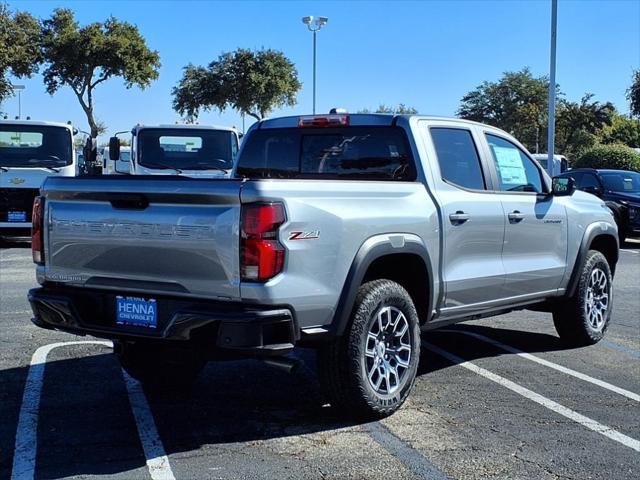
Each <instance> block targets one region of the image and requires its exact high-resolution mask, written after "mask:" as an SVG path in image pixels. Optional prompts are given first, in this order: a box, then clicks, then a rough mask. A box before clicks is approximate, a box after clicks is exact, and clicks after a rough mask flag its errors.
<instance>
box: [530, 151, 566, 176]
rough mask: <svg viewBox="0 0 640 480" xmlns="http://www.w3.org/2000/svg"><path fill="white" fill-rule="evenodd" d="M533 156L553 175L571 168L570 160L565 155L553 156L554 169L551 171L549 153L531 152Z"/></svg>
mask: <svg viewBox="0 0 640 480" xmlns="http://www.w3.org/2000/svg"><path fill="white" fill-rule="evenodd" d="M531 156H532V157H533V158H535V159H536V160H537V161H538V163H539V164H540V165H542V167H543V168H544V169H545V171H546V172H547V173H548V174H550V175H551V176H554V177H555V176H556V175H560V174H561V173H564V172H566V171H567V170H569V160H567V157H565V156H564V155H554V156H553V171H552V172H549V167H548V164H549V154H547V153H533V154H531Z"/></svg>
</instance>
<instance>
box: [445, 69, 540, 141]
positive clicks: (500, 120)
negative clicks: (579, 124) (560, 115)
mask: <svg viewBox="0 0 640 480" xmlns="http://www.w3.org/2000/svg"><path fill="white" fill-rule="evenodd" d="M548 89H549V80H548V79H547V77H538V78H536V77H534V76H533V75H532V73H531V71H530V70H529V69H528V68H523V69H522V70H520V71H519V72H505V73H504V74H503V76H502V78H500V80H498V81H497V82H483V83H482V84H481V85H479V86H478V87H476V89H475V90H473V91H471V92H469V93H467V94H466V95H465V96H464V97H462V100H461V103H460V108H459V109H458V112H457V115H458V116H459V117H461V118H465V119H467V120H474V121H476V122H482V123H487V124H489V125H493V126H496V127H498V128H501V129H503V130H505V131H507V132H510V133H511V134H512V135H514V136H515V137H516V138H518V140H520V141H521V142H522V143H523V144H524V145H525V146H526V147H527V148H528V149H530V150H535V146H536V140H537V141H538V144H539V149H540V151H544V150H545V149H546V127H547V100H548Z"/></svg>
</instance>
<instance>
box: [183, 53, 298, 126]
mask: <svg viewBox="0 0 640 480" xmlns="http://www.w3.org/2000/svg"><path fill="white" fill-rule="evenodd" d="M301 86H302V85H301V84H300V82H299V81H298V72H297V71H296V68H295V66H294V64H293V63H292V62H291V61H290V60H289V59H288V58H287V57H286V56H285V55H284V54H283V53H282V52H278V51H276V50H258V51H255V52H254V51H251V50H247V49H243V48H240V49H238V50H236V51H234V52H227V53H223V54H222V55H220V56H219V57H218V59H217V60H214V61H213V62H211V63H210V64H209V65H208V66H207V67H196V66H194V65H191V64H189V65H187V66H186V67H184V73H183V76H182V79H181V80H180V81H179V82H178V85H177V86H176V87H174V88H173V91H172V93H173V97H174V98H173V108H174V109H175V110H176V111H177V112H178V113H180V115H183V116H186V117H188V118H190V119H195V118H197V117H198V114H199V113H200V111H201V110H205V111H208V110H211V109H212V108H216V109H218V110H220V111H224V110H226V109H227V108H232V109H235V110H237V111H239V112H240V113H244V114H247V115H250V116H252V117H254V118H255V119H256V120H261V119H263V118H264V117H266V116H267V115H268V114H269V112H271V111H272V110H273V109H274V108H279V107H283V106H285V105H288V106H293V105H295V104H296V94H297V93H298V91H299V90H300V88H301Z"/></svg>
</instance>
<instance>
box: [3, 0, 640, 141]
mask: <svg viewBox="0 0 640 480" xmlns="http://www.w3.org/2000/svg"><path fill="white" fill-rule="evenodd" d="M8 3H9V6H10V8H11V9H12V10H23V11H28V12H30V13H32V14H33V15H35V16H36V17H39V18H46V17H48V16H50V15H51V13H52V11H53V9H54V8H56V7H67V8H70V9H72V10H73V11H74V12H75V15H76V18H77V20H78V21H79V22H80V24H82V25H85V24H87V23H91V22H95V21H104V20H105V19H106V18H108V17H109V16H110V15H113V16H115V17H117V18H118V19H120V20H126V21H128V22H130V23H133V24H135V25H137V27H138V28H139V30H140V32H141V34H142V35H143V36H144V38H145V39H146V41H147V44H148V45H149V47H150V48H151V49H153V50H157V51H158V52H159V53H160V57H161V62H162V67H161V69H160V77H159V79H158V80H157V81H155V82H153V84H152V85H151V86H150V87H149V88H147V89H145V90H140V89H138V88H136V87H134V88H132V89H130V90H127V89H126V88H125V87H124V84H123V82H122V80H121V79H119V78H113V79H111V80H109V81H108V82H106V83H104V84H102V85H101V86H99V87H97V88H96V91H95V111H96V115H97V117H98V118H99V120H101V121H103V122H104V123H106V125H107V127H108V134H112V133H114V132H116V131H122V130H129V129H130V128H131V127H132V126H133V125H135V124H137V123H141V124H161V123H174V122H175V121H177V120H179V119H180V118H179V115H178V114H177V113H176V112H175V111H173V109H172V107H171V100H172V97H171V89H172V88H173V87H174V86H175V85H176V83H177V82H178V81H179V79H180V77H181V75H182V68H183V67H184V66H185V65H187V64H189V63H193V64H195V65H206V64H208V63H209V62H211V61H212V60H214V59H216V58H217V57H218V56H219V55H220V54H221V53H223V52H227V51H232V50H235V49H237V48H240V47H242V48H250V49H261V48H273V49H276V50H280V51H282V52H283V53H284V54H285V55H286V56H287V57H288V58H289V59H290V60H291V61H293V63H294V64H295V66H296V68H297V71H298V76H299V80H300V81H301V82H302V84H303V87H302V90H301V91H300V93H299V94H298V103H297V105H296V106H294V107H286V108H283V109H278V110H275V111H274V112H272V114H271V116H280V115H298V114H307V113H311V107H312V93H311V92H312V34H311V33H310V32H309V31H308V30H307V28H306V26H305V25H303V24H302V22H301V17H303V16H306V15H315V16H326V17H329V22H328V24H327V25H326V26H325V27H324V28H323V29H322V30H321V31H320V32H319V33H318V37H317V39H318V45H317V47H318V50H317V52H318V64H317V65H318V71H317V111H318V112H328V111H329V110H330V109H331V108H333V107H341V108H346V109H347V110H348V111H350V112H356V111H358V110H361V109H363V108H369V109H375V108H376V107H377V106H378V105H379V104H381V103H383V104H387V105H397V104H399V103H404V104H406V105H409V106H412V107H415V108H416V109H417V110H418V111H419V112H420V113H423V114H431V115H445V116H453V115H455V112H456V110H457V108H458V106H459V103H460V99H461V98H462V96H463V95H465V94H466V93H467V92H469V91H470V90H472V89H474V88H475V87H476V86H477V85H479V84H480V83H482V82H483V81H485V80H489V81H495V80H497V79H499V78H500V76H501V75H502V73H503V72H505V71H516V70H520V69H521V68H523V67H525V66H528V67H529V68H530V69H531V70H532V72H533V74H534V75H536V76H540V75H547V74H548V72H549V36H550V16H551V13H550V12H551V1H550V0H522V1H516V0H496V1H484V0H467V1H462V0H460V1H457V0H450V1H436V0H422V1H364V0H362V1H320V0H318V1H293V0H292V1H278V2H276V1H268V0H264V1H242V0H240V1H235V2H226V1H161V0H153V1H136V0H128V1H118V0H110V1H99V0H84V1H62V0H58V1H55V2H50V1H15V0H13V1H12V0H9V2H8ZM638 68H640V0H560V1H559V6H558V41H557V77H556V80H557V83H559V84H560V89H561V91H562V92H564V94H565V96H566V97H567V98H569V99H571V100H576V101H577V100H579V99H580V98H581V97H582V95H583V94H584V93H586V92H590V93H593V94H595V97H594V98H595V99H596V100H599V101H611V102H613V103H614V104H615V105H616V107H617V108H618V109H619V110H620V111H622V112H627V111H628V109H629V108H628V103H627V101H626V99H625V90H626V89H627V88H628V87H629V85H630V83H631V75H632V71H633V70H634V69H638ZM14 81H15V83H18V84H21V85H25V90H24V91H23V92H22V115H23V117H24V116H26V115H30V116H31V118H32V119H38V120H50V121H64V122H66V121H71V122H72V123H73V124H74V125H76V126H77V127H79V128H80V129H85V130H86V129H88V127H87V125H88V124H87V121H86V117H85V116H84V113H83V111H82V109H81V107H80V105H79V104H78V101H77V99H76V98H75V96H74V94H73V93H72V92H71V90H70V88H69V87H62V88H61V89H60V90H59V91H58V92H57V93H56V94H55V95H54V96H50V95H48V94H47V93H46V91H45V88H44V85H43V83H42V77H41V76H40V75H36V76H34V77H33V78H32V79H28V80H23V79H20V80H14ZM2 110H3V111H5V112H8V113H9V115H10V118H13V116H15V115H17V113H18V101H17V98H10V99H8V100H6V101H5V102H4V103H3V105H2ZM251 122H252V120H250V118H248V117H247V119H246V124H245V128H248V127H249V125H250V123H251ZM200 123H206V124H223V125H233V126H236V127H238V128H239V129H240V130H242V120H241V117H240V115H239V114H238V113H237V112H234V111H226V112H223V113H221V112H218V111H212V112H209V113H203V114H201V115H200ZM105 138H106V137H105Z"/></svg>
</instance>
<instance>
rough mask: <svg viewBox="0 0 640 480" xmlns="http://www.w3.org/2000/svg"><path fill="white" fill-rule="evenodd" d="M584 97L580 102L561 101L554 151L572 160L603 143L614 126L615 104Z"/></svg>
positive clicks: (589, 96) (557, 114)
mask: <svg viewBox="0 0 640 480" xmlns="http://www.w3.org/2000/svg"><path fill="white" fill-rule="evenodd" d="M592 98H593V94H590V93H587V94H585V95H584V96H583V97H582V99H581V100H580V102H579V103H577V102H571V101H569V100H565V99H561V100H560V101H559V102H558V107H557V109H556V110H557V113H556V135H555V149H556V150H557V151H558V152H560V153H562V154H563V155H566V156H567V157H570V158H576V157H579V156H580V155H582V154H583V153H584V152H585V151H586V150H588V149H589V148H591V147H593V146H594V145H596V144H597V143H598V142H599V141H601V139H602V137H603V135H604V131H605V128H606V127H609V126H611V125H612V123H613V118H614V116H615V115H616V109H615V107H614V106H613V104H612V103H610V102H606V103H600V102H596V101H592Z"/></svg>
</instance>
